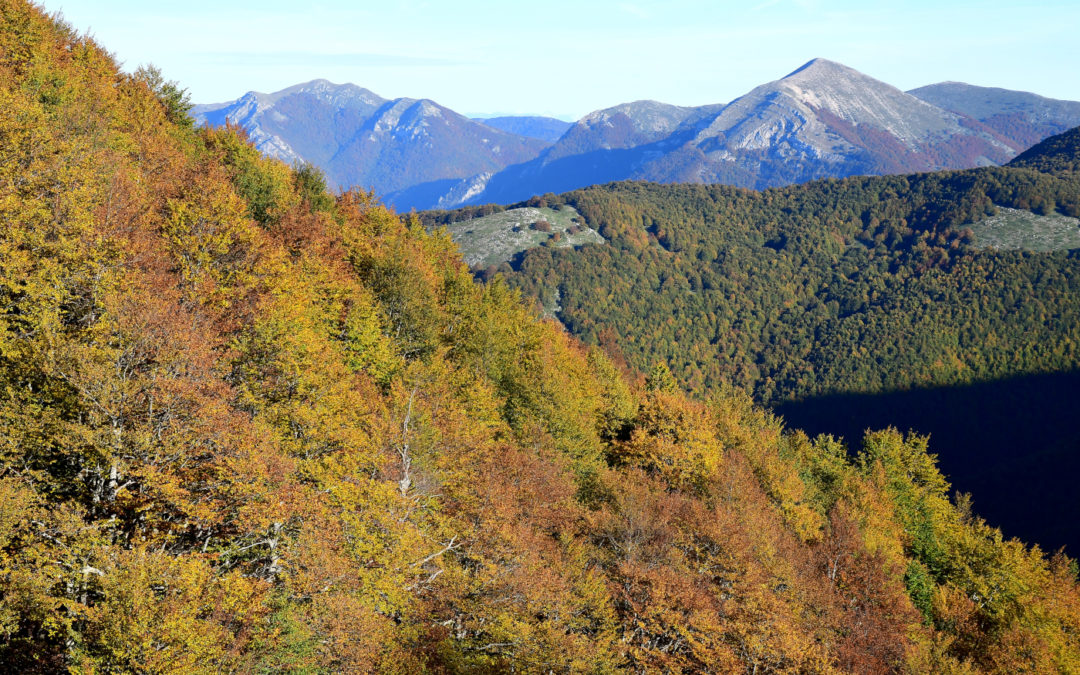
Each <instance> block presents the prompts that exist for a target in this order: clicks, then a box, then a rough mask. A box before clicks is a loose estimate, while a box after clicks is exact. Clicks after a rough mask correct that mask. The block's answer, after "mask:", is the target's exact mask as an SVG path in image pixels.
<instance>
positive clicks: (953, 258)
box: [502, 167, 1080, 403]
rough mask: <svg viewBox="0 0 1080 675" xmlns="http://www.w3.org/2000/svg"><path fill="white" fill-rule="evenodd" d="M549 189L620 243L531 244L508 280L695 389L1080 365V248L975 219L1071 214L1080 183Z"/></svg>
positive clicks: (962, 376)
mask: <svg viewBox="0 0 1080 675" xmlns="http://www.w3.org/2000/svg"><path fill="white" fill-rule="evenodd" d="M535 201H537V202H544V203H545V204H552V205H556V204H559V203H564V202H565V203H567V204H571V205H573V206H574V207H575V208H576V209H577V210H578V211H579V212H580V213H581V214H582V215H583V216H584V217H585V219H586V221H587V223H588V224H589V225H591V226H592V227H594V228H595V229H598V231H599V232H600V234H602V235H603V236H604V237H605V238H606V239H608V240H609V243H610V245H607V246H585V247H581V248H577V249H563V248H552V247H544V248H536V249H532V250H530V251H528V252H527V253H525V254H524V256H523V257H522V259H521V260H520V261H518V263H517V264H516V265H515V267H516V270H512V269H510V268H509V267H504V268H503V270H502V271H504V272H506V273H507V274H508V275H509V277H510V279H511V281H512V283H513V284H514V285H516V286H519V287H521V288H523V289H524V290H525V291H527V292H528V293H529V294H531V295H535V296H537V297H540V298H542V299H543V298H545V297H546V296H547V295H548V294H551V293H554V292H555V290H556V289H558V291H559V293H560V298H561V300H560V302H561V304H562V307H563V309H562V311H561V312H560V313H559V318H560V319H561V320H562V321H563V323H564V324H566V326H567V327H568V328H569V329H570V330H571V332H573V333H575V334H577V335H579V336H581V337H583V338H584V339H585V340H586V341H587V342H591V343H594V344H595V343H600V344H610V345H611V346H612V347H614V348H617V349H618V350H619V351H621V353H623V354H624V355H625V356H626V358H627V359H628V360H629V361H630V363H631V364H633V365H634V366H636V367H638V368H640V369H643V370H644V369H647V368H648V367H649V365H650V364H651V363H652V362H653V361H654V360H656V359H661V360H663V361H665V362H667V363H669V364H671V367H672V369H673V372H674V373H675V375H676V376H677V377H678V378H679V379H680V380H681V381H682V382H684V383H685V384H687V385H688V386H689V387H690V388H692V389H695V390H698V391H704V390H706V389H708V388H711V387H715V386H717V385H718V384H719V383H721V382H725V381H727V382H731V383H733V384H735V385H737V386H739V387H743V388H746V389H748V390H752V391H753V393H754V394H755V396H756V398H758V399H759V400H760V401H762V402H765V403H775V402H779V401H781V400H787V399H790V398H802V397H806V396H809V395H815V394H824V393H835V392H838V391H882V390H887V389H894V388H907V387H911V386H914V385H931V384H947V383H948V384H951V383H956V382H971V381H976V380H980V379H986V378H993V377H1000V376H1005V375H1012V374H1017V373H1024V372H1049V371H1057V370H1061V369H1066V368H1069V367H1072V366H1074V365H1076V364H1077V359H1078V355H1077V345H1078V338H1080V320H1078V319H1080V294H1077V293H1076V292H1075V291H1076V288H1077V287H1076V284H1077V272H1080V260H1078V259H1077V257H1076V255H1075V254H1074V253H1071V252H1069V251H1060V252H1054V253H1047V254H1041V255H1032V254H1029V253H1025V252H1022V251H1016V252H998V251H984V250H981V249H980V248H979V242H978V241H977V240H976V239H975V238H974V237H973V235H972V233H971V232H970V231H969V230H968V228H967V227H966V226H967V225H968V224H969V223H971V222H972V221H976V220H979V219H982V218H983V217H985V216H987V215H989V214H993V213H995V212H996V210H997V207H1010V208H1016V209H1023V210H1033V211H1034V212H1035V213H1036V214H1039V213H1043V214H1050V213H1054V212H1056V211H1060V212H1061V213H1062V214H1063V215H1065V216H1069V217H1072V218H1075V217H1076V216H1078V215H1080V183H1078V182H1077V181H1075V180H1068V179H1065V178H1059V177H1056V176H1052V175H1047V174H1043V173H1039V172H1036V171H1032V170H1028V169H1013V168H998V167H994V168H987V169H977V170H971V171H965V172H942V173H935V174H917V175H911V176H887V177H869V178H851V179H845V180H839V181H837V180H828V181H822V182H817V183H811V184H808V185H805V186H794V187H791V188H784V189H777V190H767V191H765V192H751V191H747V190H740V189H736V188H730V187H726V186H720V185H716V186H697V185H656V184H648V183H614V184H610V185H607V186H600V187H594V188H588V189H586V190H580V191H576V192H571V193H567V194H566V195H564V196H561V197H556V196H548V197H545V198H542V199H538V200H535ZM1074 222H1075V221H1074ZM853 346H854V347H853Z"/></svg>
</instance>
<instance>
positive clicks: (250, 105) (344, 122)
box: [192, 80, 548, 209]
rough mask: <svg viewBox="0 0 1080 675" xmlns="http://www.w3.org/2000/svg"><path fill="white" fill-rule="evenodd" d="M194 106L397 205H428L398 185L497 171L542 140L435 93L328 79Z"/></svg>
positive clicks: (284, 155) (270, 151)
mask: <svg viewBox="0 0 1080 675" xmlns="http://www.w3.org/2000/svg"><path fill="white" fill-rule="evenodd" d="M192 112H193V115H194V117H195V119H196V121H197V122H198V123H200V124H209V125H221V124H224V123H225V121H226V120H229V121H231V122H232V123H234V124H237V125H239V126H241V127H242V128H243V129H245V130H246V131H247V133H248V136H249V137H250V138H251V140H252V141H253V142H254V143H255V145H256V147H258V148H259V149H260V150H261V151H262V152H264V153H266V154H267V155H270V156H273V157H277V158H279V159H282V160H284V161H286V162H290V163H296V162H310V163H312V164H314V165H316V166H318V167H320V168H321V169H322V170H323V171H325V172H326V175H327V178H328V179H329V180H330V182H331V183H332V184H333V185H334V186H336V187H341V188H347V187H352V186H358V187H362V188H370V189H373V190H374V191H375V192H376V193H377V194H379V195H380V196H383V197H384V198H385V199H387V201H388V202H389V203H391V204H392V205H394V206H396V207H397V208H399V209H410V208H413V207H423V206H428V205H429V203H428V201H429V199H428V197H427V195H426V194H425V195H424V196H423V198H424V200H425V201H424V203H418V202H413V201H409V200H408V199H407V198H406V199H402V200H395V199H394V197H393V195H395V194H397V193H400V192H401V191H402V190H406V189H408V188H411V187H413V186H416V185H420V184H427V183H432V182H435V183H439V182H447V183H449V184H451V185H452V184H454V183H456V182H457V181H459V180H461V179H464V178H468V177H469V176H473V175H476V174H483V173H492V172H496V171H499V170H500V169H503V168H504V167H506V166H509V165H511V164H516V163H521V162H524V161H528V160H530V159H532V158H533V157H536V156H537V154H539V152H540V151H541V150H543V149H544V148H545V147H546V146H547V145H548V143H546V142H544V141H541V140H538V139H535V138H528V137H525V136H521V135H518V134H514V133H509V132H506V131H503V130H501V129H498V128H496V127H494V126H489V125H485V124H480V123H479V122H476V121H474V120H471V119H469V118H467V117H464V116H463V115H459V114H458V113H456V112H454V111H453V110H450V109H448V108H444V107H443V106H440V105H439V104H437V103H435V102H434V101H430V100H427V99H419V100H417V99H409V98H399V99H394V100H387V99H384V98H382V97H380V96H377V95H376V94H374V93H372V92H370V91H368V90H367V89H363V88H361V87H358V86H356V85H353V84H343V85H338V84H333V83H331V82H327V81H326V80H314V81H312V82H306V83H303V84H298V85H295V86H293V87H289V88H288V89H283V90H281V91H278V92H275V93H273V94H262V93H259V92H248V93H247V94H244V95H243V96H242V97H240V98H239V99H237V100H235V101H229V102H227V103H217V104H211V105H198V106H195V108H194V109H193V111H192ZM421 194H423V193H421Z"/></svg>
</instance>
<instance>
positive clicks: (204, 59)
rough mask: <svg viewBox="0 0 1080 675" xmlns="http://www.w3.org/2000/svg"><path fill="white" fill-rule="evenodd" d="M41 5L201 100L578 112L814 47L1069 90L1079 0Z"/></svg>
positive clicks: (675, 91) (72, 0) (1078, 59)
mask: <svg viewBox="0 0 1080 675" xmlns="http://www.w3.org/2000/svg"><path fill="white" fill-rule="evenodd" d="M41 4H42V6H43V7H44V8H45V9H46V10H47V11H50V12H60V13H61V14H62V15H63V17H64V18H65V19H66V20H67V21H68V22H69V23H70V24H71V25H72V26H73V27H74V28H76V29H77V30H79V31H81V32H85V33H88V34H90V35H91V36H93V37H94V38H95V39H96V40H97V41H98V42H100V43H101V44H102V45H103V46H104V47H105V48H106V49H108V50H110V51H111V52H112V53H113V54H115V56H116V57H117V59H118V60H119V61H120V62H121V63H122V65H123V67H124V68H125V70H129V71H130V70H132V69H134V68H135V67H137V66H139V65H142V64H149V63H152V64H154V65H156V66H158V67H159V68H161V70H162V72H163V73H164V75H165V76H166V78H168V79H170V80H176V81H177V82H178V83H179V84H180V85H181V86H182V87H185V88H187V89H188V90H189V92H190V94H191V98H192V101H193V102H195V103H214V102H221V101H228V100H232V99H235V98H238V97H240V96H241V95H243V94H244V93H245V92H247V91H250V90H255V91H262V92H272V91H276V90H279V89H283V88H285V87H287V86H290V85H293V84H297V83H299V82H305V81H308V80H312V79H316V78H325V79H328V80H331V81H333V82H338V83H343V82H352V83H355V84H357V85H360V86H362V87H365V88H367V89H370V90H371V91H373V92H375V93H376V94H378V95H380V96H383V97H384V98H397V97H401V96H408V97H412V98H430V99H433V100H435V101H437V102H439V103H440V104H442V105H445V106H447V107H449V108H451V109H454V110H457V111H459V112H462V113H464V114H470V115H484V114H486V115H495V114H538V115H551V116H557V117H562V118H563V119H568V120H572V119H577V118H579V117H581V116H582V115H585V114H587V113H588V112H590V111H592V110H596V109H600V108H606V107H610V106H612V105H616V104H619V103H623V102H627V101H632V100H639V99H655V100H659V101H664V102H665V103H672V104H676V105H703V104H709V103H725V102H728V101H730V100H732V99H734V98H736V97H738V96H741V95H742V94H745V93H746V92H747V91H749V90H750V89H752V88H753V87H755V86H757V85H760V84H763V83H765V82H769V81H772V80H775V79H778V78H780V77H783V76H784V75H786V74H787V73H789V72H791V71H792V70H795V69H796V68H798V67H799V66H800V65H802V64H803V63H805V62H806V61H809V60H810V59H812V58H815V57H823V58H827V59H830V60H833V61H838V62H840V63H844V64H845V65H848V66H851V67H852V68H855V69H857V70H860V71H862V72H864V73H866V74H867V75H870V76H872V77H875V78H878V79H880V80H883V81H885V82H888V83H889V84H892V85H895V86H897V87H899V88H901V89H904V90H908V89H912V88H915V87H919V86H922V85H926V84H932V83H935V82H942V81H948V80H953V81H961V82H967V83H969V84H975V85H981V86H993V87H1003V88H1006V89H1018V90H1023V91H1031V92H1034V93H1037V94H1040V95H1042V96H1048V97H1051V98H1060V99H1067V100H1080V77H1078V76H1077V74H1076V68H1077V66H1078V65H1080V40H1077V39H1076V29H1077V28H1078V27H1080V3H1078V2H1075V0H1073V1H1072V2H1041V3H1032V4H1027V3H1025V4H1021V3H1015V2H998V1H994V0H984V1H981V2H975V1H972V0H963V1H953V2H929V1H919V2H893V3H889V4H888V5H884V6H880V7H879V6H873V5H870V4H868V3H862V2H854V1H836V2H826V1H824V0H822V1H817V0H761V1H760V2H753V1H751V2H747V3H733V2H701V1H696V0H669V1H667V2H651V1H644V0H637V1H635V2H620V1H618V0H601V1H598V2H586V3H581V2H568V1H566V0H551V1H550V2H545V3H531V2H530V3H502V2H490V1H486V0H460V1H458V2H454V3H438V2H417V1H410V0H405V1H402V2H395V3H371V2H344V1H339V0H333V1H330V0H327V1H321V2H319V1H316V2H313V3H310V4H309V5H307V6H302V5H301V3H295V2H280V1H277V0H266V1H263V2H252V1H250V0H240V1H236V2H230V3H220V2H216V3H211V2H207V1H205V0H191V1H189V2H183V3H180V2H162V3H153V4H151V3H146V2H142V1H140V2H135V1H134V0H112V1H109V2H103V1H94V0H47V1H46V2H43V3H41Z"/></svg>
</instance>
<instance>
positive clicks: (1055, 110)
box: [908, 82, 1080, 149]
mask: <svg viewBox="0 0 1080 675" xmlns="http://www.w3.org/2000/svg"><path fill="white" fill-rule="evenodd" d="M908 93H909V94H911V95H913V96H917V97H919V98H921V99H922V100H924V101H926V102H928V103H932V104H934V105H936V106H937V107H939V108H943V109H945V110H951V111H953V112H955V113H959V114H961V115H967V116H968V117H972V118H974V119H977V120H979V121H980V122H982V123H983V124H985V125H986V126H987V127H989V128H991V129H993V130H994V131H995V132H997V133H999V134H1001V135H1002V136H1004V137H1006V138H1008V139H1010V140H1014V141H1017V142H1018V143H1019V144H1020V146H1021V149H1023V148H1027V147H1030V146H1032V145H1034V144H1036V143H1038V142H1039V141H1041V140H1043V139H1044V138H1047V137H1049V136H1053V135H1056V134H1060V133H1062V132H1064V131H1066V130H1068V129H1071V128H1073V127H1075V126H1078V125H1080V102H1076V101H1061V100H1058V99H1053V98H1045V97H1043V96H1039V95H1037V94H1031V93H1028V92H1026V91H1010V90H1008V89H998V88H997V87H976V86H974V85H971V84H964V83H963V82H941V83H938V84H931V85H928V86H926V87H919V88H918V89H912V90H911V91H909V92H908Z"/></svg>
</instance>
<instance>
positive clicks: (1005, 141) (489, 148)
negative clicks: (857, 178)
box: [194, 58, 1080, 209]
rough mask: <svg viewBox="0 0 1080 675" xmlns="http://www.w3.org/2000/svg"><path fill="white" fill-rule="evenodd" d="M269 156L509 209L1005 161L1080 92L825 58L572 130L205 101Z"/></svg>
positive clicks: (1057, 123)
mask: <svg viewBox="0 0 1080 675" xmlns="http://www.w3.org/2000/svg"><path fill="white" fill-rule="evenodd" d="M194 114H195V117H196V120H197V121H198V122H199V123H201V124H209V125H220V124H223V123H224V122H225V121H226V120H229V121H231V122H233V123H234V124H237V125H239V126H241V127H243V128H244V129H245V130H246V131H247V133H248V135H249V136H250V137H251V139H252V141H253V142H254V143H255V145H256V146H257V147H258V148H259V149H260V150H262V151H263V152H264V153H266V154H268V155H270V156H273V157H277V158H280V159H283V160H285V161H288V162H297V161H306V162H310V163H312V164H315V165H316V166H319V167H320V168H322V169H323V170H324V171H325V172H326V174H327V177H328V178H329V180H330V182H331V183H332V184H333V185H335V186H337V187H340V188H344V187H350V186H359V187H364V188H371V189H373V190H374V191H375V192H376V193H378V194H380V195H381V196H383V198H384V199H385V200H386V201H387V202H388V203H390V204H392V205H394V206H396V207H397V208H399V209H410V208H419V209H424V208H453V207H457V206H462V205H467V204H477V203H487V202H496V203H504V204H505V203H510V202H515V201H520V200H523V199H527V198H528V197H530V196H533V195H539V194H544V193H547V192H565V191H567V190H572V189H576V188H579V187H584V186H586V185H592V184H598V183H606V182H610V181H616V180H628V179H630V180H648V181H654V182H661V183H684V182H690V183H725V184H730V185H735V186H739V187H748V188H755V189H764V188H768V187H776V186H782V185H788V184H792V183H802V182H806V181H809V180H814V179H818V178H828V177H835V178H841V177H845V176H851V175H864V174H895V173H905V172H916V171H933V170H939V169H962V168H971V167H977V166H988V165H994V164H1002V163H1004V162H1007V161H1008V160H1010V159H1011V158H1012V157H1014V156H1016V154H1017V153H1019V152H1021V151H1023V150H1024V149H1026V148H1027V147H1030V146H1031V145H1033V144H1035V143H1037V142H1039V141H1040V140H1042V139H1043V138H1046V137H1048V136H1051V135H1053V134H1056V133H1061V132H1062V131H1064V130H1066V129H1068V128H1070V127H1073V126H1076V125H1077V124H1080V102H1072V101H1059V100H1054V99H1048V98H1044V97H1041V96H1037V95H1035V94H1030V93H1026V92H1017V91H1010V90H1006V89H997V88H988V87H976V86H973V85H968V84H963V83H956V82H945V83H940V84H934V85H929V86H926V87H921V88H918V89H914V90H911V91H909V92H904V91H901V90H900V89H897V88H896V87H893V86H891V85H889V84H887V83H885V82H881V81H880V80H876V79H874V78H872V77H870V76H868V75H865V74H863V73H860V72H859V71H857V70H854V69H852V68H849V67H847V66H845V65H842V64H839V63H835V62H833V61H829V60H826V59H820V58H819V59H813V60H812V61H809V62H808V63H806V64H804V65H803V66H802V67H800V68H799V69H797V70H795V71H794V72H792V73H790V74H788V75H787V76H785V77H783V78H781V79H778V80H775V81H773V82H769V83H767V84H763V85H761V86H759V87H757V88H755V89H753V90H751V91H750V92H748V93H747V94H745V95H743V96H740V97H739V98H737V99H735V100H734V101H732V102H730V103H728V104H712V105H704V106H696V107H683V106H675V105H670V104H666V103H662V102H658V101H634V102H631V103H623V104H620V105H617V106H614V107H611V108H606V109H603V110H598V111H595V112H592V113H590V114H588V115H586V116H585V117H583V118H581V119H580V120H578V121H577V122H576V123H574V124H572V125H570V124H568V123H566V122H562V121H560V120H554V119H552V118H543V117H514V116H510V117H505V116H504V117H497V118H491V119H486V120H485V119H469V118H467V117H464V116H462V115H459V114H457V113H455V112H453V111H451V110H449V109H447V108H445V107H442V106H440V105H438V104H437V103H435V102H433V101H430V100H427V99H419V100H417V99H408V98H399V99H393V100H387V99H383V98H381V97H379V96H377V95H375V94H373V93H372V92H370V91H368V90H366V89H363V88H361V87H357V86H355V85H349V84H346V85H335V84H332V83H330V82H327V81H325V80H316V81H314V82H309V83H306V84H301V85H296V86H294V87H290V88H288V89H285V90H282V91H280V92H276V93H273V94H261V93H257V92H248V93H247V94H245V95H244V96H242V97H241V98H240V99H237V100H236V101H232V102H228V103H222V104H213V105H200V106H196V107H195V109H194Z"/></svg>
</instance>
